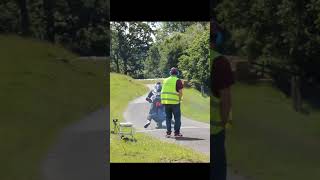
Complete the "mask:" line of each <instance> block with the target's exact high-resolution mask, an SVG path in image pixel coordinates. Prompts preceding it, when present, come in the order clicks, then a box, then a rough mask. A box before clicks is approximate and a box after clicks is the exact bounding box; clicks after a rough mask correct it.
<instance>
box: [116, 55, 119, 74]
mask: <svg viewBox="0 0 320 180" xmlns="http://www.w3.org/2000/svg"><path fill="white" fill-rule="evenodd" d="M115 60H116V66H117V73H120V68H119V59H118V57H117V58H116V59H115Z"/></svg>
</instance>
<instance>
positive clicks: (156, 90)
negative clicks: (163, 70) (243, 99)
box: [154, 82, 162, 92]
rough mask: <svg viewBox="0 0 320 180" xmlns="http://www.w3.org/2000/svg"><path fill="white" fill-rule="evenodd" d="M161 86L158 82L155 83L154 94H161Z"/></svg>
mask: <svg viewBox="0 0 320 180" xmlns="http://www.w3.org/2000/svg"><path fill="white" fill-rule="evenodd" d="M161 89H162V86H161V83H160V82H157V83H156V84H155V86H154V91H155V92H161Z"/></svg>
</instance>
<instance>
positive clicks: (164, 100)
mask: <svg viewBox="0 0 320 180" xmlns="http://www.w3.org/2000/svg"><path fill="white" fill-rule="evenodd" d="M178 79H179V78H177V77H176V76H170V77H168V78H167V79H165V80H164V81H163V85H162V89H161V104H179V103H180V101H179V93H178V92H177V90H176V86H177V80H178Z"/></svg>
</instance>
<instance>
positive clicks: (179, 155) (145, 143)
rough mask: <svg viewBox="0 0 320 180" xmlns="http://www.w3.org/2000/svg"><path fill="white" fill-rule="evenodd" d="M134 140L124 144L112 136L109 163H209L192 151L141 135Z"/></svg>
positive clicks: (205, 158) (207, 159)
mask: <svg viewBox="0 0 320 180" xmlns="http://www.w3.org/2000/svg"><path fill="white" fill-rule="evenodd" d="M136 139H137V142H125V141H123V140H120V139H119V137H118V136H115V135H112V136H111V144H112V148H111V150H112V151H111V153H112V154H111V156H110V157H111V162H137V163H139V162H144V163H153V162H162V163H174V162H187V163H196V162H209V158H208V156H205V155H202V154H200V153H196V152H195V151H193V150H192V149H189V148H185V147H181V146H180V145H176V144H173V143H168V142H163V141H160V140H158V139H156V138H153V137H150V136H147V135H144V134H142V133H137V134H136Z"/></svg>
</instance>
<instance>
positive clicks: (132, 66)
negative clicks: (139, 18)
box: [111, 22, 152, 77]
mask: <svg viewBox="0 0 320 180" xmlns="http://www.w3.org/2000/svg"><path fill="white" fill-rule="evenodd" d="M111 29H112V31H113V32H112V33H111V34H112V39H113V40H112V41H111V42H112V45H111V47H112V50H111V52H113V53H114V54H113V55H111V56H112V57H115V58H116V59H113V63H115V66H116V67H120V64H121V72H122V73H124V74H127V75H131V76H133V77H138V76H140V77H141V76H143V68H144V67H143V62H144V60H145V58H146V57H147V55H148V54H147V53H148V50H149V48H150V45H151V43H152V38H151V34H152V29H151V28H150V26H149V25H148V24H147V23H143V22H130V23H128V22H113V23H112V24H111Z"/></svg>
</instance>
